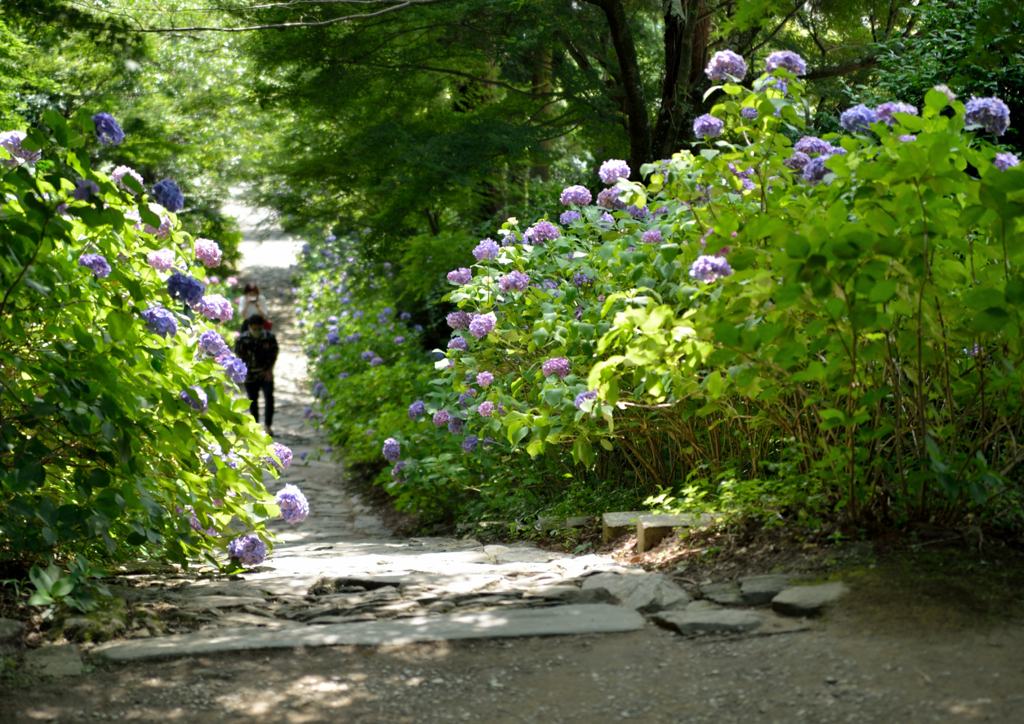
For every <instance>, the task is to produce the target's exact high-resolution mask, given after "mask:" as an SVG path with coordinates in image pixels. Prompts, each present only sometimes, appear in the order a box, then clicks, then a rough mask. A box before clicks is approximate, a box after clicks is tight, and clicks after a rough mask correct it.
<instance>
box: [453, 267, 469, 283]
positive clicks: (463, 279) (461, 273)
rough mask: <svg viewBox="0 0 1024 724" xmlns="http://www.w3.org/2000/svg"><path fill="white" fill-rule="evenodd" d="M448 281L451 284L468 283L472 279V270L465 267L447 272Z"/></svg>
mask: <svg viewBox="0 0 1024 724" xmlns="http://www.w3.org/2000/svg"><path fill="white" fill-rule="evenodd" d="M448 281H450V282H451V283H452V284H469V283H470V282H471V281H473V272H471V271H470V270H469V269H467V268H465V267H461V268H459V269H453V270H452V271H450V272H448Z"/></svg>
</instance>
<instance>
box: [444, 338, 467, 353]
mask: <svg viewBox="0 0 1024 724" xmlns="http://www.w3.org/2000/svg"><path fill="white" fill-rule="evenodd" d="M448 349H457V350H461V351H463V352H464V351H466V350H467V349H469V345H468V344H467V343H466V340H465V338H464V337H459V336H458V335H456V336H455V337H452V338H451V339H450V340H448Z"/></svg>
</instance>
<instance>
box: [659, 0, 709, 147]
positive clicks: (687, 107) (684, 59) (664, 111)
mask: <svg viewBox="0 0 1024 724" xmlns="http://www.w3.org/2000/svg"><path fill="white" fill-rule="evenodd" d="M703 12H704V0H684V2H683V13H682V15H679V14H677V13H674V12H672V10H671V6H669V8H668V12H666V13H665V33H664V36H665V77H664V81H663V82H662V86H661V106H660V108H659V110H658V122H657V125H656V126H655V129H654V141H653V144H652V146H653V147H652V151H653V153H654V154H656V155H657V156H658V157H659V158H666V157H668V156H671V155H672V154H673V153H675V152H676V151H677V150H679V143H680V141H681V140H682V137H684V136H685V131H686V128H687V126H688V125H689V123H688V122H689V121H690V120H691V118H692V117H693V116H694V115H696V114H695V113H694V106H695V105H696V101H695V100H694V98H693V97H692V96H693V91H694V89H695V88H696V87H697V86H698V85H700V83H701V80H702V77H701V73H702V72H703V71H704V64H705V61H706V59H707V48H708V38H709V35H710V32H711V20H710V18H704V19H703V20H699V21H698V18H699V17H700V15H701V13H703Z"/></svg>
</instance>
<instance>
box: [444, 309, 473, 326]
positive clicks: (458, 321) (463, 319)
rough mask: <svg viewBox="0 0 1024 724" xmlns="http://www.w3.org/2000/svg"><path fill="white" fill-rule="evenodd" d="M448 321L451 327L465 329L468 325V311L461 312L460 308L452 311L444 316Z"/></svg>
mask: <svg viewBox="0 0 1024 724" xmlns="http://www.w3.org/2000/svg"><path fill="white" fill-rule="evenodd" d="M444 319H445V321H446V322H448V326H449V327H451V328H452V329H465V328H466V327H468V326H469V320H470V319H471V317H470V316H469V312H463V311H462V310H461V309H460V310H459V311H457V312H452V313H451V314H449V315H448V316H447V317H445V318H444Z"/></svg>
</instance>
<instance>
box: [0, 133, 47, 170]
mask: <svg viewBox="0 0 1024 724" xmlns="http://www.w3.org/2000/svg"><path fill="white" fill-rule="evenodd" d="M25 138H26V136H25V134H24V133H22V132H21V131H4V132H3V133H0V146H3V147H4V150H6V151H7V153H9V154H10V155H11V157H10V159H4V160H3V164H4V165H5V166H11V167H13V166H17V165H18V164H19V163H21V162H22V161H24V162H25V163H35V162H36V161H38V160H39V159H40V158H42V156H43V152H42V151H26V150H25V149H24V148H22V147H21V142H22V141H24V140H25Z"/></svg>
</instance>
